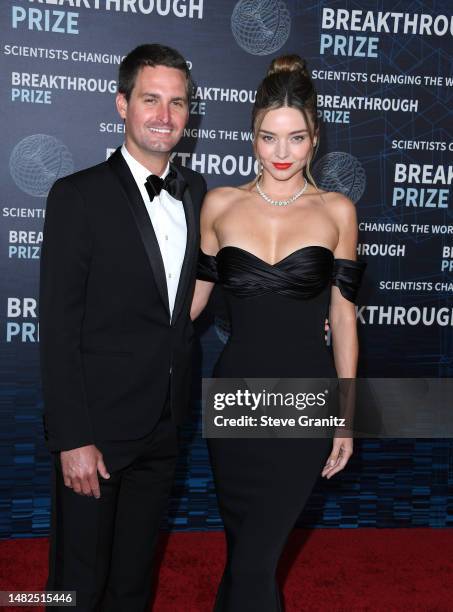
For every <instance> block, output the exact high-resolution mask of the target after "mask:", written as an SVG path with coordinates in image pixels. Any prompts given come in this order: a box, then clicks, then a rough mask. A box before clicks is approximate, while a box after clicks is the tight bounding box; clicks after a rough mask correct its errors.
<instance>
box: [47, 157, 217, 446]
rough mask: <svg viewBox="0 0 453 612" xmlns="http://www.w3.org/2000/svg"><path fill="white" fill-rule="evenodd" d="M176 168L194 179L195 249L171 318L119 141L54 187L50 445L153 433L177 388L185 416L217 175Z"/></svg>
mask: <svg viewBox="0 0 453 612" xmlns="http://www.w3.org/2000/svg"><path fill="white" fill-rule="evenodd" d="M176 171H177V173H178V174H179V175H180V176H181V175H182V177H183V178H184V179H185V181H186V184H187V186H186V189H185V191H184V195H183V205H184V211H185V216H186V223H187V246H186V252H185V257H184V262H183V267H182V271H181V277H180V281H179V286H178V292H177V296H176V302H175V306H174V311H173V316H172V318H171V322H170V311H169V305H168V294H167V285H166V279H165V271H164V266H163V261H162V257H161V254H160V250H159V246H158V242H157V239H156V236H155V233H154V230H153V226H152V223H151V220H150V218H149V215H148V213H147V210H146V208H145V204H144V202H143V200H142V197H141V195H140V191H139V189H138V187H137V185H136V183H135V180H134V178H133V176H132V174H131V172H130V170H129V167H128V165H127V164H126V162H125V160H124V158H123V156H122V154H121V152H120V149H118V150H117V151H116V152H115V153H114V154H113V155H112V156H111V157H110V159H109V160H108V161H106V162H104V163H102V164H99V165H97V166H94V167H92V168H88V169H87V170H82V171H81V172H77V173H75V174H72V175H71V176H67V177H65V178H62V179H60V180H58V181H57V182H56V183H55V184H54V186H53V187H52V189H51V191H50V193H49V197H48V200H47V210H46V219H45V224H44V239H43V244H42V254H41V284H40V346H41V370H42V385H43V395H44V424H45V430H46V437H47V441H48V445H49V448H50V450H53V451H57V450H68V449H71V448H76V447H79V446H84V445H86V444H96V443H97V442H99V441H110V440H135V439H138V438H141V437H143V436H145V435H146V434H148V433H149V432H150V431H151V430H152V429H153V427H154V425H155V424H156V422H157V420H158V419H159V417H160V414H161V412H162V409H163V406H164V402H165V400H166V397H167V392H168V390H170V407H171V413H172V419H173V421H174V422H175V423H177V424H180V423H182V422H183V421H184V420H185V416H186V414H187V412H188V401H189V387H190V378H191V375H190V362H191V342H192V336H193V328H192V322H191V321H190V316H189V313H190V304H191V299H192V294H193V289H194V284H195V275H196V264H197V257H198V248H199V211H200V205H201V202H202V199H203V196H204V194H205V193H206V183H205V181H204V179H203V178H202V176H201V175H200V174H198V173H196V172H193V171H192V170H189V169H187V168H176Z"/></svg>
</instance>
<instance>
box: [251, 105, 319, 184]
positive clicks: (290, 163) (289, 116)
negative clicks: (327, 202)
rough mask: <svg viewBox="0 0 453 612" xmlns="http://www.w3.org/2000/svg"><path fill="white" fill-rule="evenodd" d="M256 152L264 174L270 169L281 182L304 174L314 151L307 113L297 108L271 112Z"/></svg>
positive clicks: (267, 115)
mask: <svg viewBox="0 0 453 612" xmlns="http://www.w3.org/2000/svg"><path fill="white" fill-rule="evenodd" d="M315 144H316V136H315V140H314V143H313V145H315ZM255 151H256V154H257V157H258V158H259V159H260V160H261V163H262V164H263V173H264V174H265V173H266V172H268V173H269V174H270V175H271V176H272V177H273V178H274V179H276V180H278V181H286V180H288V179H290V178H292V177H293V176H294V175H296V174H298V173H301V172H302V170H303V168H304V167H305V166H306V165H307V161H308V159H309V157H310V154H311V151H312V144H311V141H310V135H309V132H308V129H307V123H306V121H305V117H304V115H303V114H302V113H301V112H300V111H299V110H298V109H297V108H288V107H282V108H277V109H274V110H270V111H268V112H267V113H266V115H265V116H264V119H263V121H262V122H261V125H260V128H259V130H258V133H257V134H256V137H255Z"/></svg>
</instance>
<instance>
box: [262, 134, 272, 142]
mask: <svg viewBox="0 0 453 612" xmlns="http://www.w3.org/2000/svg"><path fill="white" fill-rule="evenodd" d="M262 138H263V140H264V142H271V141H272V140H273V137H272V136H269V135H268V134H263V136H262Z"/></svg>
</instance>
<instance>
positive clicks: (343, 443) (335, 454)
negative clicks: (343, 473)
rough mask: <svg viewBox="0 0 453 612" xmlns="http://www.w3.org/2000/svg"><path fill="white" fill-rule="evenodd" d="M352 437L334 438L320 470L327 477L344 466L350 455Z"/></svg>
mask: <svg viewBox="0 0 453 612" xmlns="http://www.w3.org/2000/svg"><path fill="white" fill-rule="evenodd" d="M352 444H353V443H352V438H334V439H333V447H332V452H331V453H330V455H329V457H328V459H327V461H326V464H325V466H324V468H323V470H322V472H321V476H325V477H326V478H327V479H329V478H331V477H332V476H333V475H334V474H336V473H337V472H339V471H340V470H342V469H343V468H344V466H345V465H346V464H347V462H348V461H349V458H350V457H351V455H352Z"/></svg>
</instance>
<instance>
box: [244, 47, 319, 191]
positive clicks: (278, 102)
mask: <svg viewBox="0 0 453 612" xmlns="http://www.w3.org/2000/svg"><path fill="white" fill-rule="evenodd" d="M316 95H317V94H316V90H315V88H314V86H313V82H312V80H311V76H310V73H309V71H308V68H307V63H306V61H305V60H304V59H302V58H301V57H300V56H299V55H282V56H280V57H276V58H275V59H274V60H272V62H271V65H270V66H269V69H268V71H267V74H266V76H265V77H264V79H263V81H262V82H261V83H260V85H259V87H258V90H257V92H256V99H255V104H254V106H253V110H252V132H253V135H254V138H255V141H256V136H257V134H258V132H259V129H260V127H261V123H262V121H263V119H264V116H265V115H266V113H267V112H268V111H270V110H275V109H277V108H282V107H288V108H297V110H299V111H300V112H301V113H302V114H303V116H304V118H305V123H306V124H307V129H308V135H309V138H310V141H311V144H312V151H311V154H310V156H309V158H308V161H307V165H306V167H305V173H306V176H307V180H308V181H309V182H310V183H311V184H312V185H313V186H314V187H316V183H315V181H314V179H313V177H312V175H311V172H310V162H311V160H312V159H313V157H314V156H315V153H316V151H317V149H318V146H319V135H318V132H319V120H318V113H317V107H316ZM315 135H316V145H314V140H315Z"/></svg>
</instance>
